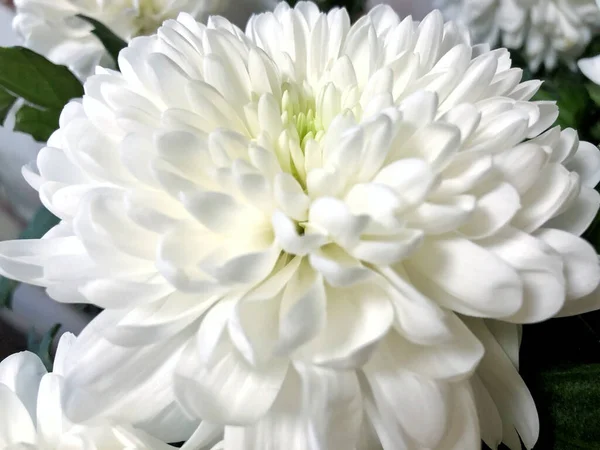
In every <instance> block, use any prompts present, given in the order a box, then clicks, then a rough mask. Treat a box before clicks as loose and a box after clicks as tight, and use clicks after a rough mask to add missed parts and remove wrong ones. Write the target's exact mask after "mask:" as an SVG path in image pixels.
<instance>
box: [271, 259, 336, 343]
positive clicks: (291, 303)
mask: <svg viewBox="0 0 600 450" xmlns="http://www.w3.org/2000/svg"><path fill="white" fill-rule="evenodd" d="M326 308H327V297H326V293H325V284H324V282H323V277H322V275H321V274H319V273H318V272H315V271H314V270H313V269H312V267H310V266H309V265H308V263H306V262H303V263H302V264H301V265H300V267H299V268H298V271H297V272H296V274H295V275H294V277H293V278H292V279H291V280H290V282H289V283H288V285H287V286H286V288H285V291H284V293H283V298H282V299H281V306H280V310H279V316H280V320H279V340H278V342H277V350H276V351H277V353H279V354H281V353H287V352H289V351H292V350H294V349H296V348H297V347H299V346H301V345H302V344H305V343H306V342H308V341H310V340H311V339H312V338H314V337H315V336H316V335H317V334H318V333H319V332H321V331H322V330H323V328H324V327H325V326H326V320H327V319H326Z"/></svg>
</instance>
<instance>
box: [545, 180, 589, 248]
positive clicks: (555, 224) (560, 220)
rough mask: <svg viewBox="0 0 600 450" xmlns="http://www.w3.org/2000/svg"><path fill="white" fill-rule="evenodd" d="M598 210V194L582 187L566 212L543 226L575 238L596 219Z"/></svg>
mask: <svg viewBox="0 0 600 450" xmlns="http://www.w3.org/2000/svg"><path fill="white" fill-rule="evenodd" d="M599 208H600V193H598V191H596V190H595V189H592V188H589V187H587V186H582V187H581V191H580V192H579V196H578V197H577V199H575V201H574V202H573V203H572V204H571V205H570V206H569V208H568V209H567V210H565V211H564V212H563V213H561V214H559V215H558V216H556V217H554V218H553V219H550V220H549V221H548V222H546V223H545V224H544V226H545V227H548V228H557V229H559V230H564V231H567V232H569V233H571V234H574V235H575V236H581V235H582V234H583V233H584V232H585V230H587V228H588V227H589V226H590V225H591V223H592V222H593V220H594V219H595V218H596V214H597V213H598V209H599Z"/></svg>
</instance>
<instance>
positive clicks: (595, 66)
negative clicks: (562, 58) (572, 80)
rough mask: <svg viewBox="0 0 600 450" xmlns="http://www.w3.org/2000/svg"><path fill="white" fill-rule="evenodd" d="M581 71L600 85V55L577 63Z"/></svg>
mask: <svg viewBox="0 0 600 450" xmlns="http://www.w3.org/2000/svg"><path fill="white" fill-rule="evenodd" d="M577 65H578V66H579V70H581V73H583V74H584V75H585V76H586V77H587V78H589V79H590V80H591V81H593V82H594V83H596V84H598V85H600V55H598V56H594V57H592V58H583V59H580V60H579V61H577Z"/></svg>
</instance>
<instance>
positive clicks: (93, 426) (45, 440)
mask: <svg viewBox="0 0 600 450" xmlns="http://www.w3.org/2000/svg"><path fill="white" fill-rule="evenodd" d="M74 340H75V336H73V335H71V334H65V335H63V336H62V338H61V340H60V343H59V347H58V351H57V354H56V359H55V362H54V365H55V369H54V372H52V373H47V372H46V368H45V367H44V365H43V364H42V362H41V361H40V359H39V358H38V357H37V356H36V355H34V354H33V353H30V352H21V353H15V354H14V355H11V356H9V357H7V358H6V359H4V360H3V361H2V362H0V449H2V450H4V449H6V450H9V449H10V450H16V449H23V450H25V449H27V450H34V449H39V450H53V449H57V450H58V449H69V450H123V449H124V448H131V449H136V450H145V449H148V450H169V449H171V450H173V448H172V447H170V446H168V445H166V444H164V443H162V442H160V441H157V440H156V439H154V438H152V437H151V436H148V435H147V434H145V433H142V432H140V431H138V430H134V429H133V428H131V427H128V426H125V425H122V424H116V423H112V422H110V421H107V420H95V421H93V422H89V423H87V424H76V423H72V422H71V421H70V420H69V419H68V418H67V417H66V416H65V414H64V412H63V410H62V407H61V403H60V402H61V395H62V394H63V393H64V379H63V376H62V375H63V369H64V367H63V363H64V361H65V357H66V354H67V352H68V350H69V347H70V346H71V345H72V343H73V341H74Z"/></svg>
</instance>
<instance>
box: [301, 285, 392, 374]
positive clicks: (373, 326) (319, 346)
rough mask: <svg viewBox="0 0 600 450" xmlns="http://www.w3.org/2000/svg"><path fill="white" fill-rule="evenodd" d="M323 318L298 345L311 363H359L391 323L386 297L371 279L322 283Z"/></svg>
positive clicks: (365, 357)
mask: <svg viewBox="0 0 600 450" xmlns="http://www.w3.org/2000/svg"><path fill="white" fill-rule="evenodd" d="M326 292H327V312H326V317H327V322H326V325H325V328H324V329H323V331H322V332H321V333H320V334H319V335H317V336H316V338H315V339H314V340H313V341H311V342H309V343H308V344H307V345H306V346H305V347H304V348H301V349H299V356H300V357H301V358H302V359H309V360H311V361H312V362H313V363H314V364H318V365H322V366H327V367H334V368H351V367H356V366H360V365H362V364H363V363H364V362H365V361H366V360H367V359H368V358H369V356H370V354H371V352H372V351H373V349H374V347H375V346H376V344H377V343H378V342H379V341H380V340H381V339H382V338H383V337H384V336H385V334H386V333H387V331H388V330H389V328H390V327H391V325H392V321H393V319H394V311H393V308H392V305H391V302H390V299H389V297H388V296H387V294H386V293H385V291H384V290H383V289H382V288H381V287H379V286H378V285H377V284H376V283H375V282H369V281H367V282H364V283H361V284H357V285H353V286H349V287H343V288H342V287H339V288H333V287H330V286H326Z"/></svg>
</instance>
